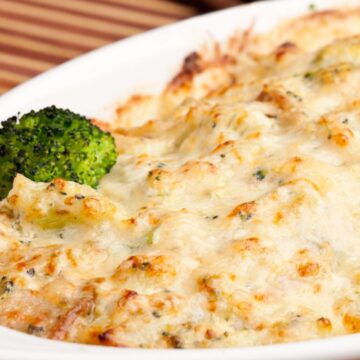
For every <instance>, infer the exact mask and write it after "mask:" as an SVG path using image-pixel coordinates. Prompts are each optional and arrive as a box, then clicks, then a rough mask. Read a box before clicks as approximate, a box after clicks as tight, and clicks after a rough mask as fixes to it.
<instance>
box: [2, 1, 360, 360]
mask: <svg viewBox="0 0 360 360" xmlns="http://www.w3.org/2000/svg"><path fill="white" fill-rule="evenodd" d="M310 4H314V5H315V6H316V7H317V8H318V9H323V8H329V7H334V6H335V7H337V6H351V5H360V0H277V1H267V2H258V3H255V4H252V5H246V6H239V7H237V8H232V9H229V10H225V11H220V12H216V13H213V14H210V15H206V16H200V17H197V18H193V19H191V20H187V21H183V22H180V23H177V24H175V25H170V26H167V27H164V28H161V29H158V30H154V31H150V32H148V33H146V34H143V35H140V36H135V37H132V38H130V39H127V40H123V41H121V42H117V43H114V44H112V45H110V46H106V47H104V48H102V49H100V50H96V51H94V52H92V53H90V54H87V55H85V56H82V57H80V58H78V59H76V60H73V61H70V62H68V63H66V64H64V65H61V66H59V67H57V68H56V69H53V70H51V71H49V72H47V73H45V74H43V75H40V76H38V77H37V78H35V79H33V80H31V81H28V82H26V83H25V84H23V85H21V86H18V87H17V88H15V89H14V90H12V91H10V92H8V93H7V94H5V95H3V96H2V97H1V98H0V119H6V118H7V117H8V116H11V115H13V114H16V113H17V112H19V111H20V112H23V111H27V110H30V109H35V108H39V107H43V106H46V105H52V104H55V105H58V106H62V107H69V108H70V109H72V110H75V111H78V112H81V113H84V114H86V115H89V116H98V115H101V116H102V117H108V118H111V115H112V109H113V108H114V105H115V104H116V103H117V102H119V101H121V100H122V99H124V98H126V97H128V96H129V95H131V94H132V93H135V92H136V93H139V92H140V93H153V92H156V91H159V90H161V88H162V87H163V86H164V85H165V84H166V82H167V81H168V80H169V79H170V78H171V76H172V75H174V74H175V72H176V71H177V70H178V68H179V66H180V64H181V62H182V60H183V58H184V56H185V55H186V54H188V53H189V52H190V51H193V50H195V49H197V48H199V46H200V45H202V44H204V43H206V42H208V41H209V40H210V39H216V40H220V41H221V40H224V39H226V38H227V37H228V36H230V35H231V34H232V33H234V31H235V30H238V29H244V28H246V27H248V26H249V25H250V24H251V23H252V22H253V21H255V27H254V29H255V31H258V32H264V31H266V30H267V29H269V28H271V27H273V26H275V25H276V24H277V23H279V21H282V20H284V19H287V18H289V17H293V16H297V15H300V14H303V13H305V12H307V11H308V9H309V6H310ZM0 311H1V309H0ZM100 358H101V359H104V360H105V359H122V360H126V359H140V358H142V359H149V360H151V359H154V360H155V359H156V360H162V359H163V360H165V359H166V360H167V359H187V360H192V359H199V360H200V359H201V360H205V359H206V360H212V359H221V360H230V359H327V360H330V359H339V360H340V359H343V360H344V359H356V358H357V359H360V334H358V335H351V336H343V337H337V338H330V339H326V340H317V341H308V342H302V343H292V344H284V345H270V346H262V347H254V348H239V349H235V348H234V349H207V350H200V349H199V350H140V349H118V348H107V347H100V346H85V345H78V344H68V343H61V342H57V341H52V340H46V339H41V338H36V337H33V336H30V335H25V334H22V333H18V332H15V331H12V330H9V329H6V328H3V327H0V359H1V360H3V359H6V360H8V359H16V360H25V359H31V360H41V359H47V360H48V359H53V360H57V359H59V360H60V359H61V360H62V359H66V360H75V359H76V360H81V359H86V360H92V359H100Z"/></svg>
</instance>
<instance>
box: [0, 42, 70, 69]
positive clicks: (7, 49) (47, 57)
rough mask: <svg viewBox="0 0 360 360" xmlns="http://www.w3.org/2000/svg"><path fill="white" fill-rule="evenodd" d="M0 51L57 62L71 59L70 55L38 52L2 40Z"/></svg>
mask: <svg viewBox="0 0 360 360" xmlns="http://www.w3.org/2000/svg"><path fill="white" fill-rule="evenodd" d="M0 52H4V53H8V54H13V55H19V56H24V57H29V58H31V59H36V60H43V61H49V62H53V63H57V64H58V63H62V62H64V61H66V60H68V59H69V58H68V57H65V56H54V55H50V54H46V53H45V54H44V53H41V52H37V51H36V49H34V50H28V49H23V48H20V47H16V46H11V45H7V44H2V43H1V42H0Z"/></svg>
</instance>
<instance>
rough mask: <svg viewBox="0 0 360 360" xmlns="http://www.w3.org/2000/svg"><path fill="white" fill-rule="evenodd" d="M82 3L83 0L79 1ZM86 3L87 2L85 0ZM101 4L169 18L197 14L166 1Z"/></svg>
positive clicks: (116, 0)
mask: <svg viewBox="0 0 360 360" xmlns="http://www.w3.org/2000/svg"><path fill="white" fill-rule="evenodd" d="M81 1H83V0H81ZM85 1H87V0H85ZM89 1H97V0H89ZM101 2H106V3H108V4H109V5H125V6H128V7H132V8H133V9H135V10H139V9H140V10H144V9H146V11H149V10H150V11H157V12H161V14H163V15H166V16H169V15H174V14H177V15H180V16H182V17H187V16H192V15H195V14H196V13H197V12H196V10H194V9H193V8H192V7H190V6H188V5H184V4H178V3H176V2H175V1H167V0H138V1H137V2H136V5H134V4H133V3H130V1H129V0H101Z"/></svg>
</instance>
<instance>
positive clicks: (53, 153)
mask: <svg viewBox="0 0 360 360" xmlns="http://www.w3.org/2000/svg"><path fill="white" fill-rule="evenodd" d="M116 157H117V155H116V148H115V141H114V138H113V137H112V136H111V135H110V134H109V133H106V132H104V131H102V130H100V129H99V128H98V127H97V126H95V125H93V124H92V123H91V122H90V121H89V120H88V119H86V118H85V117H84V116H81V115H78V114H75V113H73V112H71V111H70V110H64V109H59V108H56V107H55V106H51V107H47V108H45V109H42V110H39V111H31V112H29V113H27V114H25V115H23V116H22V117H21V118H20V119H19V120H18V119H17V118H16V117H12V118H9V119H8V120H6V121H4V122H3V123H2V128H1V129H0V169H1V175H0V198H4V197H5V196H7V194H8V192H9V191H10V190H11V187H12V182H13V179H14V177H15V175H16V173H20V174H22V175H24V176H26V177H27V178H29V179H31V180H33V181H43V182H47V181H51V180H53V179H55V178H63V179H65V180H71V181H75V182H77V183H80V184H87V185H90V186H92V187H94V188H95V187H96V186H97V185H98V183H99V180H100V178H101V177H102V176H104V175H105V174H107V173H108V172H109V171H110V169H111V168H112V167H113V165H114V164H115V162H116Z"/></svg>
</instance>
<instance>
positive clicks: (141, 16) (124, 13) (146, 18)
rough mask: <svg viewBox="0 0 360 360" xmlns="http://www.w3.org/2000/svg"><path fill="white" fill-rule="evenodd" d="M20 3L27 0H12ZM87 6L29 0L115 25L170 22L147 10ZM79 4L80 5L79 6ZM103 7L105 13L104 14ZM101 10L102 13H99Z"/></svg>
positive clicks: (41, 6)
mask: <svg viewBox="0 0 360 360" xmlns="http://www.w3.org/2000/svg"><path fill="white" fill-rule="evenodd" d="M12 1H15V2H18V3H22V4H29V2H28V0H12ZM86 2H87V6H83V5H82V4H78V3H75V2H74V1H73V0H72V1H70V2H69V1H66V0H63V1H60V2H58V3H54V2H49V1H48V0H31V6H36V7H40V8H43V9H49V10H56V11H57V12H62V13H65V14H73V15H76V16H81V17H85V18H87V19H95V20H100V21H105V22H106V23H113V24H115V25H119V24H120V23H121V24H124V25H129V26H135V27H136V28H140V29H143V30H147V29H149V28H151V27H154V26H159V25H164V24H168V23H169V22H171V20H170V19H169V18H168V17H164V16H159V15H155V16H154V15H153V16H151V15H149V13H148V12H145V13H144V12H141V11H137V12H134V11H133V10H127V9H126V8H123V9H120V10H121V11H119V9H117V8H116V7H114V6H112V8H111V9H108V8H104V7H103V6H102V2H99V1H97V3H95V4H94V3H90V4H88V1H87V0H86ZM79 5H80V6H79ZM104 9H105V13H106V15H104ZM101 12H102V13H103V14H101Z"/></svg>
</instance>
